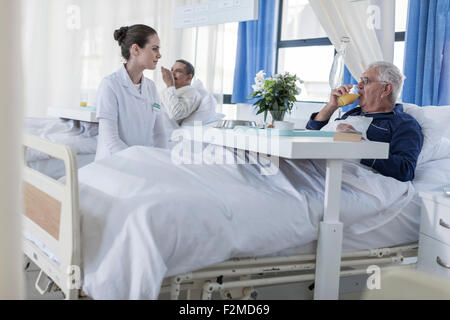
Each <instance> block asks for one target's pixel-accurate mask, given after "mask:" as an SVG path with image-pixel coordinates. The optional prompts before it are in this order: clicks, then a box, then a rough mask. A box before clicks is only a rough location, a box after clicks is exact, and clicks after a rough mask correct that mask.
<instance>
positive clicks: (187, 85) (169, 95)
mask: <svg viewBox="0 0 450 320" xmlns="http://www.w3.org/2000/svg"><path fill="white" fill-rule="evenodd" d="M161 72H162V77H163V80H164V82H165V84H166V85H167V88H166V89H164V91H163V92H162V93H161V101H162V103H163V105H164V107H165V110H166V112H167V114H168V115H169V118H170V119H172V120H175V121H176V122H177V123H178V124H179V125H181V124H182V122H183V120H185V119H187V118H188V117H190V116H191V115H192V114H193V113H194V112H195V111H196V110H197V109H198V107H199V106H200V103H201V100H202V96H201V94H200V93H199V92H198V90H197V89H196V88H194V87H193V86H192V85H191V82H192V78H193V77H194V75H195V69H194V66H193V65H192V64H191V63H189V62H188V61H186V60H177V61H176V62H175V64H174V65H173V67H172V70H168V69H166V68H164V67H161Z"/></svg>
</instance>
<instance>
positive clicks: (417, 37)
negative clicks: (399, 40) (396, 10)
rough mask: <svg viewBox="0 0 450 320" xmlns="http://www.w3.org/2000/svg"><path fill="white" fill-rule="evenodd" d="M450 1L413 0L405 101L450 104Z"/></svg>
mask: <svg viewBox="0 0 450 320" xmlns="http://www.w3.org/2000/svg"><path fill="white" fill-rule="evenodd" d="M449 2H450V0H429V1H423V0H410V1H409V8H408V23H407V28H406V44H405V64H404V73H405V76H406V80H405V85H404V87H403V101H404V102H409V103H414V104H417V105H420V106H426V105H449V104H450V65H449V64H450V48H449V46H450V44H449V42H450V41H449V40H450V13H449Z"/></svg>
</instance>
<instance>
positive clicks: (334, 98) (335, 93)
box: [328, 84, 353, 110]
mask: <svg viewBox="0 0 450 320" xmlns="http://www.w3.org/2000/svg"><path fill="white" fill-rule="evenodd" d="M352 87H353V85H351V84H346V85H343V86H341V87H339V88H337V89H334V90H332V91H331V95H330V101H329V102H328V105H329V106H330V107H334V108H335V110H336V109H337V108H339V105H338V98H339V97H340V96H342V95H344V94H347V93H349V92H350V90H351V89H352Z"/></svg>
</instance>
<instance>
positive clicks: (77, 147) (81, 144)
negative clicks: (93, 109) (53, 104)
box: [24, 118, 98, 162]
mask: <svg viewBox="0 0 450 320" xmlns="http://www.w3.org/2000/svg"><path fill="white" fill-rule="evenodd" d="M24 132H25V133H27V134H31V135H34V136H38V137H40V138H42V139H45V140H48V141H51V142H56V143H60V144H63V145H66V146H69V147H71V148H72V149H73V150H74V151H75V152H76V153H77V155H81V154H94V153H95V152H96V149H97V135H98V124H97V123H91V122H84V121H78V120H69V119H57V118H25V119H24ZM47 159H50V157H49V156H48V155H46V154H43V153H41V152H37V151H36V150H28V151H27V161H30V162H35V161H39V160H47Z"/></svg>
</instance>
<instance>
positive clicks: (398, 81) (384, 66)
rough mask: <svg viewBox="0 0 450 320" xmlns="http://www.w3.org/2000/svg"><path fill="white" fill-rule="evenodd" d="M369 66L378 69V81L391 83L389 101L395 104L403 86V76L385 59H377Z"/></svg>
mask: <svg viewBox="0 0 450 320" xmlns="http://www.w3.org/2000/svg"><path fill="white" fill-rule="evenodd" d="M369 68H375V69H376V70H377V71H378V81H385V82H389V83H392V93H391V95H390V99H391V102H392V103H393V104H395V102H396V101H397V98H398V95H399V94H400V91H401V90H402V87H403V81H404V80H405V76H404V75H403V74H402V73H401V72H400V70H399V69H398V68H397V67H396V66H395V65H394V64H392V63H390V62H386V61H377V62H374V63H371V64H370V65H369Z"/></svg>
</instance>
